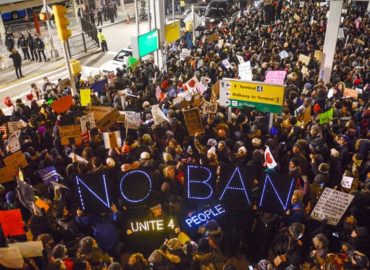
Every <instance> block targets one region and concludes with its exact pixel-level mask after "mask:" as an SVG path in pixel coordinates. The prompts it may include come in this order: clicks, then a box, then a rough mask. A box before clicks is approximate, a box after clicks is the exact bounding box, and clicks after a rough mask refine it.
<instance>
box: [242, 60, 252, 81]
mask: <svg viewBox="0 0 370 270" xmlns="http://www.w3.org/2000/svg"><path fill="white" fill-rule="evenodd" d="M238 71H239V77H240V79H241V80H247V81H251V80H252V77H253V76H252V68H251V62H250V61H248V62H244V63H242V64H240V65H239V67H238Z"/></svg>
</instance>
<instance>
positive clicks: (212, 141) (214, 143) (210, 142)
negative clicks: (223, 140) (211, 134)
mask: <svg viewBox="0 0 370 270" xmlns="http://www.w3.org/2000/svg"><path fill="white" fill-rule="evenodd" d="M216 145H217V141H216V140H215V139H209V140H208V141H207V146H208V147H212V146H216Z"/></svg>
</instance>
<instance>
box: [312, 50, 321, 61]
mask: <svg viewBox="0 0 370 270" xmlns="http://www.w3.org/2000/svg"><path fill="white" fill-rule="evenodd" d="M313 58H314V59H315V60H316V61H317V62H320V63H321V60H322V51H320V50H315V53H314V55H313Z"/></svg>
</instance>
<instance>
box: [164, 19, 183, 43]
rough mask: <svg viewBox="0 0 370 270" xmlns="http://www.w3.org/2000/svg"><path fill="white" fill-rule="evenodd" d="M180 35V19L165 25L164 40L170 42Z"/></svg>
mask: <svg viewBox="0 0 370 270" xmlns="http://www.w3.org/2000/svg"><path fill="white" fill-rule="evenodd" d="M180 37H181V35H180V21H172V22H169V23H166V25H165V39H166V42H167V43H168V44H169V43H172V42H175V41H176V40H179V39H180Z"/></svg>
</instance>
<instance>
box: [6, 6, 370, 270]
mask: <svg viewBox="0 0 370 270" xmlns="http://www.w3.org/2000/svg"><path fill="white" fill-rule="evenodd" d="M316 2H317V1H305V2H304V3H303V6H300V5H301V4H300V3H298V2H297V3H295V2H294V3H291V2H289V1H285V2H282V1H277V2H276V3H275V2H273V1H265V2H264V4H265V5H262V6H261V7H263V8H262V9H257V8H255V7H254V5H250V4H248V5H247V8H246V9H245V10H241V11H240V12H238V13H237V14H235V15H234V16H232V17H230V18H224V19H223V20H222V21H221V22H220V23H219V24H218V25H217V27H213V28H212V27H211V26H209V25H206V27H205V29H204V30H200V31H199V36H198V37H197V38H196V39H195V42H193V39H192V34H191V33H189V32H187V33H186V34H185V35H184V37H183V38H181V39H180V40H179V41H178V42H175V44H174V45H173V44H172V45H169V46H168V47H166V48H165V49H166V50H167V52H168V53H167V60H166V61H167V62H166V64H167V70H161V69H159V68H158V67H156V66H155V64H154V61H153V59H152V58H150V57H149V59H148V60H145V61H144V60H143V61H137V62H135V63H134V65H132V64H131V63H130V64H128V65H127V67H126V66H125V67H124V69H120V70H117V72H116V74H115V76H113V78H112V76H109V78H107V76H97V77H95V78H90V79H89V81H84V80H83V79H80V78H79V80H78V81H76V85H77V88H78V89H77V90H78V91H77V94H76V95H74V96H72V97H68V96H70V93H71V91H70V89H69V87H68V86H67V84H62V83H61V81H60V82H58V84H59V85H60V86H59V87H58V88H57V87H56V84H53V83H52V82H50V81H49V80H48V79H47V78H45V79H44V81H45V83H44V85H43V86H41V87H40V88H41V89H42V93H41V96H43V97H44V100H38V101H37V102H36V101H32V102H31V105H30V106H28V105H27V103H26V102H23V101H22V100H21V99H17V100H14V104H13V102H12V99H11V97H8V98H7V99H6V100H4V103H6V105H7V106H8V107H9V108H14V110H13V113H12V114H11V115H10V116H5V115H0V126H4V127H5V129H1V132H2V133H1V135H2V136H0V147H1V156H2V160H3V163H2V166H3V167H1V168H0V169H4V168H6V166H9V163H8V162H7V161H8V160H7V158H9V157H12V156H13V155H14V154H13V153H12V151H11V149H13V148H14V144H13V143H12V142H11V140H8V137H14V136H12V134H7V133H6V132H7V126H12V125H11V124H10V125H8V124H9V123H10V122H14V121H15V122H17V121H19V122H21V120H22V121H24V123H25V127H23V128H19V131H18V132H19V136H18V138H19V144H20V150H18V153H19V154H21V155H20V157H18V158H19V160H21V156H22V155H23V156H24V158H25V160H26V162H27V165H25V164H19V166H17V167H16V168H13V167H10V169H9V170H12V171H11V172H12V173H13V174H14V173H15V175H16V176H17V177H18V178H22V179H23V180H24V181H21V180H20V179H19V180H18V181H17V182H15V181H12V180H13V179H10V180H8V182H6V181H5V178H6V177H7V175H5V174H1V175H0V179H1V180H2V183H3V184H2V185H3V188H2V189H1V190H0V198H1V199H2V200H1V204H0V206H1V209H2V210H9V209H12V210H15V209H20V212H21V215H22V218H23V221H24V224H25V227H26V229H27V235H28V239H35V240H37V239H39V240H41V241H42V245H43V247H42V248H43V253H42V254H43V255H42V256H41V257H40V255H39V254H38V256H35V257H34V258H35V259H34V264H35V265H37V267H39V268H42V267H45V268H49V269H52V268H55V269H90V268H92V269H107V268H108V267H109V268H110V269H121V268H122V269H176V270H177V269H181V270H182V269H200V270H205V269H217V270H221V269H248V268H249V269H251V268H253V269H258V270H265V269H268V270H270V269H369V267H370V266H369V259H368V258H369V255H370V254H369V250H370V248H369V229H370V218H369V217H370V212H369V207H370V172H369V165H370V164H369V157H370V156H369V145H370V143H369V132H368V131H369V124H368V122H369V117H370V107H369V103H368V101H369V97H370V95H369V94H370V87H369V75H370V69H369V63H370V62H369V61H368V59H369V50H368V48H369V39H368V37H367V36H368V31H369V30H368V29H369V16H368V14H365V10H366V8H364V7H365V5H364V4H363V3H359V2H353V3H351V4H345V10H346V12H344V13H345V14H343V21H342V22H341V28H343V30H344V34H345V37H344V38H339V39H338V41H337V48H336V53H335V57H334V62H333V73H332V76H331V79H330V82H329V83H327V84H325V83H324V82H323V81H322V80H320V79H319V76H320V73H319V70H320V64H321V62H320V61H321V60H320V59H319V58H320V57H318V55H317V52H316V54H315V51H321V50H322V47H323V43H324V40H325V30H326V24H327V13H328V8H327V7H326V6H320V4H319V5H317V3H316ZM180 3H181V2H180ZM266 5H271V6H269V7H266ZM263 11H265V12H266V13H264V12H263ZM295 15H297V16H298V17H299V18H297V16H295ZM266 16H268V17H266ZM279 16H280V18H279ZM266 20H269V25H267V21H266ZM211 28H212V29H211ZM215 36H217V38H214V37H215ZM346 37H348V39H347V38H346ZM102 48H103V46H102ZM184 49H187V50H189V51H187V50H184ZM284 51H285V52H284ZM188 52H190V55H189V54H188ZM282 52H283V53H282ZM300 54H302V55H305V56H308V59H309V61H308V63H307V62H305V61H306V60H304V59H305V58H304V57H303V58H302V56H301V57H300ZM315 55H316V59H315ZM302 59H303V60H304V61H303V60H302ZM225 60H227V61H225ZM244 62H249V64H250V66H251V74H250V75H251V76H252V79H253V81H254V82H263V81H265V79H268V78H267V77H268V76H267V75H268V74H271V73H269V71H285V73H286V76H285V74H284V78H283V79H282V82H281V83H280V84H282V83H284V85H286V86H285V92H284V98H283V100H280V101H281V104H282V106H281V107H282V108H281V113H275V114H273V115H271V123H270V124H271V125H269V120H270V115H269V114H268V113H264V112H261V111H259V110H258V109H255V108H251V107H245V106H238V108H230V109H228V108H227V107H226V106H224V105H223V104H222V102H221V100H220V99H221V97H222V95H221V94H222V93H224V92H223V91H225V87H227V86H226V83H225V82H226V80H225V78H234V79H237V78H238V77H239V76H240V75H242V76H244V74H243V73H242V74H240V72H241V69H240V67H239V66H238V64H242V63H244ZM249 64H248V65H249ZM222 79H224V80H223V81H221V80H222ZM227 81H228V80H227ZM263 86H264V87H266V86H265V85H263ZM230 87H234V86H233V85H231V86H230ZM32 88H34V89H38V88H37V86H32ZM89 88H91V89H94V91H93V92H91V93H90V95H87V96H88V97H90V99H91V101H90V104H91V103H93V104H94V106H96V107H94V106H93V107H86V106H81V103H82V101H84V102H85V99H86V95H83V94H82V93H83V92H82V91H81V89H89ZM264 89H266V88H258V90H259V91H264ZM35 91H36V90H35ZM243 93H244V92H243V91H241V95H242V94H243ZM349 93H350V94H349ZM91 94H92V95H91ZM96 96H97V98H96V99H95V98H94V97H96ZM71 99H72V100H71ZM64 100H68V102H64ZM60 101H63V102H62V103H63V106H64V107H63V106H61V107H62V109H63V108H64V111H63V112H60V111H59V110H60V109H61V108H59V107H58V106H57V105H58V102H60ZM67 105H68V106H67ZM211 105H212V106H211ZM107 107H109V108H107ZM112 108H115V109H116V110H117V111H121V112H122V111H123V113H122V114H124V117H122V115H121V113H117V114H116V115H115V116H113V114H115V113H116V111H115V110H113V111H111V109H112ZM198 108H199V110H198ZM105 110H107V111H108V112H109V115H108V114H104V113H103V111H105ZM88 112H92V116H94V118H95V119H94V120H92V122H88V124H86V123H85V124H83V123H84V121H87V120H86V118H88V117H90V116H91V115H88ZM189 112H190V113H191V117H189ZM111 117H112V118H113V119H115V120H111V119H112V118H111ZM82 124H83V125H82ZM72 125H74V126H75V127H77V130H78V132H77V134H74V135H73V136H74V137H73V139H68V138H67V140H66V137H68V136H72V135H71V134H73V132H71V128H72ZM81 127H82V129H81V132H80V128H81ZM195 127H196V128H195ZM83 129H86V130H83ZM81 133H82V134H81ZM116 134H118V135H116ZM7 136H8V137H7ZM16 153H17V152H16ZM7 164H8V165H7ZM16 164H17V163H16ZM5 165H6V166H5ZM19 167H21V170H20V172H18V171H19ZM197 168H198V169H199V168H200V169H199V170H198V169H197ZM230 168H231V169H230ZM45 169H46V173H43V170H45ZM189 173H190V175H189ZM130 175H134V176H132V177H130ZM211 176H214V177H213V178H214V179H213V178H212V177H211ZM48 177H53V178H52V180H50V179H48ZM54 177H55V178H54ZM3 179H4V181H3ZM212 181H214V183H213V182H212ZM147 190H149V191H150V192H149V193H148V194H147V192H146V191H147ZM225 190H226V191H225ZM210 191H212V192H211V193H212V194H211V193H210ZM198 192H199V193H198ZM328 192H329V193H330V192H331V193H330V194H332V195H328ZM204 194H207V195H209V200H208V198H205V196H203V195H204ZM215 194H216V195H215ZM328 196H330V197H328ZM143 198H144V199H143ZM327 198H330V201H328V202H327V203H326V204H324V207H323V208H322V209H321V210H320V211H321V212H320V211H318V210H317V208H316V206H318V205H320V204H321V202H320V200H321V201H322V200H325V199H327ZM39 199H40V200H41V201H42V202H44V203H41V204H40V201H39ZM346 200H347V201H346ZM36 201H37V203H36ZM45 204H46V205H47V206H48V207H47V206H45ZM91 205H94V207H91ZM46 208H48V209H46ZM333 214H334V217H333ZM211 215H212V216H211ZM206 218H207V219H206ZM203 219H206V220H204V221H203ZM31 234H32V235H31ZM25 238H26V237H25V236H24V235H23V236H21V237H20V238H19V237H18V236H17V237H15V236H8V235H4V236H3V237H2V239H4V240H3V241H1V242H2V243H3V245H4V246H7V245H8V244H9V243H11V242H14V241H25V240H26V239H25ZM113 261H114V263H113ZM0 263H1V260H0ZM43 269H44V268H43Z"/></svg>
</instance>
